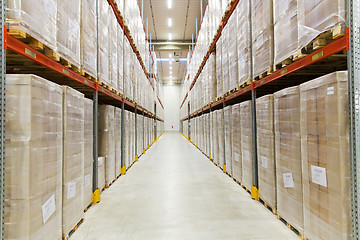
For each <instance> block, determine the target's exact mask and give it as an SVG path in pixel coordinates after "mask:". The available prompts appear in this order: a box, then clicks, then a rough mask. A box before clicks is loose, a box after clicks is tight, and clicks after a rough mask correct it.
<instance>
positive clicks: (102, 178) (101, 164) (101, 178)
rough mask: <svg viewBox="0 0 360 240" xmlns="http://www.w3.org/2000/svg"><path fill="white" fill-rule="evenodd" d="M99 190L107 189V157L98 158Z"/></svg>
mask: <svg viewBox="0 0 360 240" xmlns="http://www.w3.org/2000/svg"><path fill="white" fill-rule="evenodd" d="M98 188H99V189H100V190H101V191H102V190H103V189H104V188H105V157H99V158H98Z"/></svg>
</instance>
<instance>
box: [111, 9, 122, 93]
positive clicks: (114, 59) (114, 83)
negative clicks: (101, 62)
mask: <svg viewBox="0 0 360 240" xmlns="http://www.w3.org/2000/svg"><path fill="white" fill-rule="evenodd" d="M118 25H119V23H118V21H117V19H116V17H115V15H114V13H113V11H112V9H111V12H110V22H109V39H108V41H109V51H108V53H109V77H110V79H109V83H110V86H111V87H112V88H113V89H115V90H118V71H119V70H118V68H119V67H118V49H117V47H118V46H117V44H118V39H117V38H118V31H117V30H118ZM121 56H122V55H121Z"/></svg>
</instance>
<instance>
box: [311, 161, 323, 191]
mask: <svg viewBox="0 0 360 240" xmlns="http://www.w3.org/2000/svg"><path fill="white" fill-rule="evenodd" d="M311 179H312V182H313V183H316V184H319V185H321V186H323V187H327V181H326V169H325V168H322V167H318V166H313V165H311Z"/></svg>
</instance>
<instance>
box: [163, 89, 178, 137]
mask: <svg viewBox="0 0 360 240" xmlns="http://www.w3.org/2000/svg"><path fill="white" fill-rule="evenodd" d="M163 90H164V107H165V111H164V122H165V131H168V130H176V131H179V118H180V109H179V108H180V100H179V99H180V85H165V86H164V88H163ZM172 126H173V127H174V128H172Z"/></svg>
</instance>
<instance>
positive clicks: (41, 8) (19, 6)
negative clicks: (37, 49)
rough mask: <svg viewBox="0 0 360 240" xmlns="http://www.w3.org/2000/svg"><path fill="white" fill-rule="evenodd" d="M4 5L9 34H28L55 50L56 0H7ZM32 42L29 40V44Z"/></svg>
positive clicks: (20, 36) (19, 35)
mask: <svg viewBox="0 0 360 240" xmlns="http://www.w3.org/2000/svg"><path fill="white" fill-rule="evenodd" d="M6 7H7V8H6V18H7V19H6V22H7V26H8V29H9V33H10V34H11V35H15V36H16V37H19V38H26V34H28V35H30V36H31V37H33V38H34V39H36V40H37V41H39V42H41V43H43V44H45V45H46V46H47V47H49V48H50V49H52V50H54V51H56V18H57V1H56V0H49V1H47V0H27V1H23V0H8V1H7V2H6ZM19 30H20V31H19ZM31 41H32V40H31ZM32 43H34V44H35V42H30V43H29V45H30V46H32Z"/></svg>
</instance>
